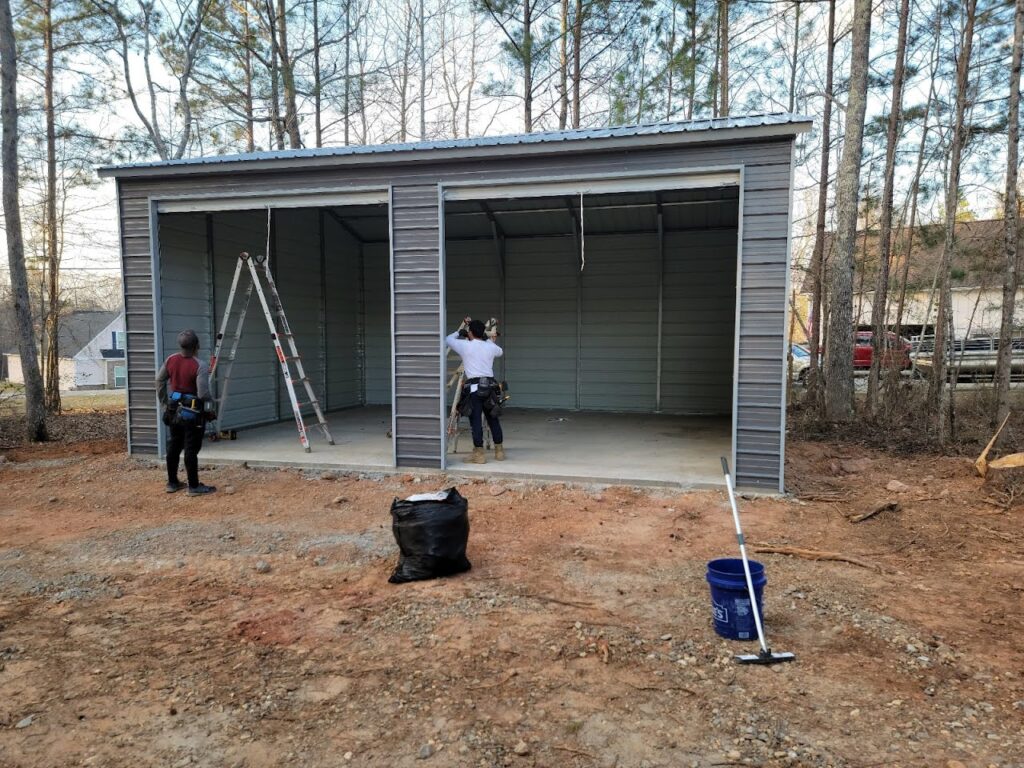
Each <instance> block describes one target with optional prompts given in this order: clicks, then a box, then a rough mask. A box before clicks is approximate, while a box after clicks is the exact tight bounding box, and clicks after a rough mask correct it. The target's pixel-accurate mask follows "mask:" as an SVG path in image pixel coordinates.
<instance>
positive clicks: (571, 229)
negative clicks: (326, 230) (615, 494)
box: [444, 185, 739, 485]
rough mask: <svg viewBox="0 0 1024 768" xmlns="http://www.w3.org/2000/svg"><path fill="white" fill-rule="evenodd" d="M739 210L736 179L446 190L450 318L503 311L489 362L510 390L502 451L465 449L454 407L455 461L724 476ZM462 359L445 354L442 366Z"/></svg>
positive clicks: (595, 475) (615, 477) (729, 440)
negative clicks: (468, 193) (633, 186)
mask: <svg viewBox="0 0 1024 768" xmlns="http://www.w3.org/2000/svg"><path fill="white" fill-rule="evenodd" d="M527 194H528V193H527ZM738 212H739V189H738V187H737V186H735V185H727V186H715V187H705V188H694V189H679V190H662V191H657V192H655V191H650V192H615V193H604V194H594V193H591V194H586V193H585V194H583V195H582V197H581V195H579V194H565V195H555V196H548V195H545V196H542V197H526V196H522V197H505V198H503V199H499V198H497V197H494V198H490V199H464V196H462V195H460V196H459V199H451V200H447V201H446V203H445V211H444V223H445V271H446V311H447V321H448V322H447V327H448V330H449V331H451V330H454V329H455V328H457V327H458V325H459V323H460V321H461V319H462V318H463V317H465V316H466V315H470V316H472V317H474V318H480V319H485V320H486V319H487V318H490V317H494V318H496V319H497V320H498V329H499V332H500V334H501V335H500V337H499V339H498V343H499V344H500V345H501V346H502V347H503V348H504V351H505V354H504V356H503V357H502V358H500V359H499V360H498V361H497V363H496V369H495V376H496V378H497V379H498V380H500V381H505V382H507V386H508V394H509V395H510V399H509V400H508V401H507V403H506V407H505V412H504V416H503V422H504V432H505V446H506V448H507V453H508V459H507V460H506V461H505V462H502V463H500V464H496V463H494V462H493V460H492V459H493V454H491V455H490V456H489V459H488V463H487V465H486V466H483V467H481V466H478V465H466V464H463V463H462V458H463V457H464V456H465V455H466V454H467V453H468V452H469V451H471V450H472V439H471V437H470V435H469V429H468V423H467V420H466V419H463V420H462V421H461V426H462V432H461V433H460V436H459V439H458V445H457V452H455V453H453V452H451V449H453V448H454V447H455V446H454V445H453V441H451V440H450V441H449V449H450V452H449V455H448V464H449V466H450V467H451V468H452V469H466V470H467V471H482V472H488V473H494V472H502V473H510V474H516V475H521V476H536V477H555V478H565V479H578V480H594V481H602V482H618V481H623V482H651V483H680V484H684V485H710V484H717V483H720V482H721V480H720V465H719V461H718V458H719V457H720V456H731V455H732V453H733V426H732V425H733V419H732V416H733V403H734V365H735V363H734V361H735V356H736V341H735V339H736V332H735V331H736V295H737V252H738V248H737V236H738ZM457 365H458V359H457V357H456V356H455V355H454V354H452V355H449V358H448V363H447V366H448V367H447V370H448V372H449V374H451V373H452V372H453V371H454V370H455V368H456V366H457ZM452 394H453V391H452V389H451V388H449V391H448V397H449V403H450V402H451V398H452Z"/></svg>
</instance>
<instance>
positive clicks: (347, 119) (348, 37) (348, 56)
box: [342, 0, 352, 147]
mask: <svg viewBox="0 0 1024 768" xmlns="http://www.w3.org/2000/svg"><path fill="white" fill-rule="evenodd" d="M344 2H345V87H344V96H343V98H342V106H343V110H344V113H345V114H344V115H342V120H343V121H344V123H345V146H346V147H347V146H348V145H349V142H350V141H351V138H350V136H351V124H352V112H351V107H350V102H351V100H350V91H351V87H352V86H351V83H352V73H351V66H352V0H344Z"/></svg>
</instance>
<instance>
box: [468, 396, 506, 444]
mask: <svg viewBox="0 0 1024 768" xmlns="http://www.w3.org/2000/svg"><path fill="white" fill-rule="evenodd" d="M484 401H485V398H483V397H480V394H479V393H478V392H472V393H470V395H469V402H470V404H471V405H472V406H473V410H472V411H470V412H469V426H470V427H472V429H473V445H474V446H475V447H476V448H483V447H484V420H483V417H484V416H486V417H487V426H489V427H490V428H491V437H493V438H494V444H495V445H501V444H502V442H503V440H502V438H503V437H504V436H503V435H502V434H501V422H500V421H498V418H497V417H496V416H491V414H489V413H484Z"/></svg>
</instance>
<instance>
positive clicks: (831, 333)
mask: <svg viewBox="0 0 1024 768" xmlns="http://www.w3.org/2000/svg"><path fill="white" fill-rule="evenodd" d="M870 38H871V0H854V6H853V30H852V42H851V49H850V93H849V96H848V98H847V106H846V139H845V142H844V144H843V155H842V158H841V160H840V162H839V173H838V174H837V177H836V253H835V256H836V264H835V266H834V268H833V269H832V270H831V274H830V279H829V304H830V305H831V316H830V317H829V326H828V350H827V351H826V354H825V378H826V381H827V382H828V386H827V388H826V390H825V417H826V418H827V419H828V420H829V421H832V422H844V421H850V420H852V418H853V322H852V320H853V319H852V317H851V315H852V314H853V270H854V248H855V246H856V239H857V201H858V198H859V193H860V167H861V160H862V159H863V154H864V114H865V110H866V108H867V91H868V47H869V44H870Z"/></svg>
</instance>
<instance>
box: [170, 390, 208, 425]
mask: <svg viewBox="0 0 1024 768" xmlns="http://www.w3.org/2000/svg"><path fill="white" fill-rule="evenodd" d="M171 407H173V409H174V411H173V415H172V417H171V418H172V420H171V424H173V425H178V426H183V427H201V426H202V425H203V401H202V400H200V399H199V398H198V397H196V396H195V395H184V394H182V393H181V392H172V393H171V397H170V405H168V412H170V411H171Z"/></svg>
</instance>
